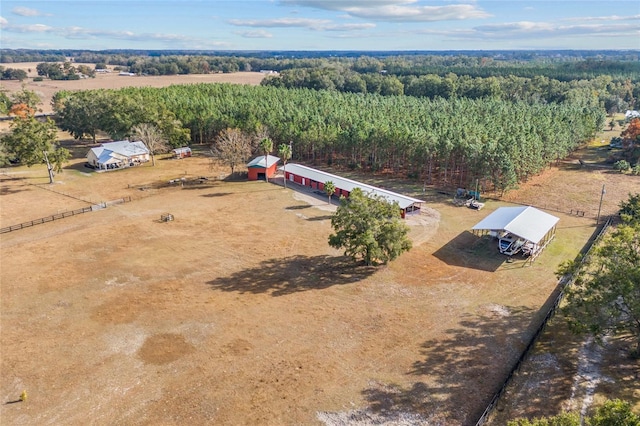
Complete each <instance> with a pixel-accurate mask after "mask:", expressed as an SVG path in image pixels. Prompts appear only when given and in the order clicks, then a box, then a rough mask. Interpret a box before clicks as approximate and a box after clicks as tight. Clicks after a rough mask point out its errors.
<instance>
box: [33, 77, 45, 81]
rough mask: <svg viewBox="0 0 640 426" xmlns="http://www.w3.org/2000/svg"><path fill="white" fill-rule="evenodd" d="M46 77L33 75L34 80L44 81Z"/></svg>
mask: <svg viewBox="0 0 640 426" xmlns="http://www.w3.org/2000/svg"><path fill="white" fill-rule="evenodd" d="M43 80H44V78H42V77H33V81H43Z"/></svg>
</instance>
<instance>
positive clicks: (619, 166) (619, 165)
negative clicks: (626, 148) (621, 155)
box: [613, 160, 631, 172]
mask: <svg viewBox="0 0 640 426" xmlns="http://www.w3.org/2000/svg"><path fill="white" fill-rule="evenodd" d="M630 168H631V165H630V164H629V162H628V161H627V160H619V161H616V162H615V163H614V164H613V170H617V171H619V172H626V171H627V170H629V169H630Z"/></svg>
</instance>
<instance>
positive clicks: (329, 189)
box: [324, 181, 336, 204]
mask: <svg viewBox="0 0 640 426" xmlns="http://www.w3.org/2000/svg"><path fill="white" fill-rule="evenodd" d="M324 192H325V193H326V194H327V196H328V197H329V204H331V196H332V195H333V194H335V192H336V186H335V185H334V184H333V182H331V181H327V182H325V183H324Z"/></svg>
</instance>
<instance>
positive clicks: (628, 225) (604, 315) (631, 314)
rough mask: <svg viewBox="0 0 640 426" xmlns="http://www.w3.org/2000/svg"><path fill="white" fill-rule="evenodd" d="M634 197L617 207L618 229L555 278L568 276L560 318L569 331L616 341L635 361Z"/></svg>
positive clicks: (639, 244)
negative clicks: (621, 340) (625, 344)
mask: <svg viewBox="0 0 640 426" xmlns="http://www.w3.org/2000/svg"><path fill="white" fill-rule="evenodd" d="M639 201H640V194H635V195H630V198H629V201H627V202H623V203H622V206H621V207H622V209H621V217H622V218H623V223H622V224H621V225H618V226H616V227H615V229H614V230H613V231H612V232H610V233H609V234H606V235H605V236H604V238H603V240H602V241H601V242H600V243H599V244H598V245H597V246H596V247H595V248H594V249H593V253H592V254H590V255H589V256H588V257H586V258H585V259H584V262H583V265H579V264H578V263H577V262H566V263H564V264H563V265H562V266H561V268H560V271H559V272H560V273H561V274H564V273H572V274H573V275H574V278H575V282H574V285H573V286H571V287H570V288H569V289H568V290H567V297H566V305H565V306H564V308H563V312H564V314H565V315H566V317H567V320H568V321H569V325H570V326H571V328H572V330H574V331H576V332H578V333H590V334H592V335H594V336H595V337H596V338H598V339H601V338H602V337H604V336H606V335H621V336H623V337H626V338H630V339H631V340H632V341H633V342H635V344H634V345H633V346H635V347H633V349H632V355H634V356H640V216H639V215H638V212H639V211H640V209H639V206H638V204H639Z"/></svg>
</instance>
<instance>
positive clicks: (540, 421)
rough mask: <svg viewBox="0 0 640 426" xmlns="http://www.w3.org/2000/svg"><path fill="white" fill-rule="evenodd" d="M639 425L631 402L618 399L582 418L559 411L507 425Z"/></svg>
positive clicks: (638, 417)
mask: <svg viewBox="0 0 640 426" xmlns="http://www.w3.org/2000/svg"><path fill="white" fill-rule="evenodd" d="M582 425H585V426H640V416H638V415H637V414H634V413H633V411H631V404H630V403H628V402H626V401H622V400H619V399H612V400H607V401H605V403H604V404H603V405H602V406H600V407H598V408H597V409H596V410H595V412H594V413H593V414H592V415H591V416H587V417H586V418H584V419H581V418H580V414H578V413H576V412H569V413H561V414H558V415H555V416H551V417H539V418H535V419H532V420H529V419H516V420H512V421H510V422H509V423H508V426H582Z"/></svg>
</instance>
